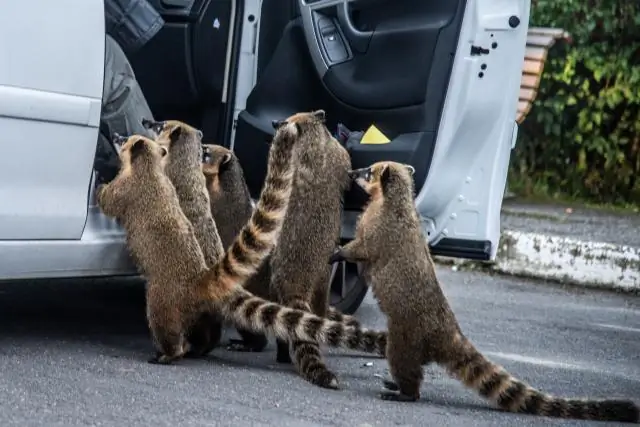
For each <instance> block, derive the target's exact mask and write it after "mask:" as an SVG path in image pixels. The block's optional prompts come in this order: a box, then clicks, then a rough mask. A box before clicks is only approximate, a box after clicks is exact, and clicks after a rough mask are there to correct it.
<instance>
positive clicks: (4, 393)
mask: <svg viewBox="0 0 640 427" xmlns="http://www.w3.org/2000/svg"><path fill="white" fill-rule="evenodd" d="M439 277H440V279H441V280H442V282H443V283H444V287H445V292H446V294H447V296H448V297H449V298H450V300H451V303H452V305H453V308H454V310H455V312H456V313H457V315H458V318H459V321H460V323H461V325H462V328H463V329H464V330H465V332H466V333H467V335H468V336H469V338H471V339H472V340H473V341H474V342H475V343H476V345H477V346H478V347H479V348H480V349H481V350H482V351H484V352H486V354H487V355H488V356H489V357H491V358H492V359H493V360H495V361H496V362H499V363H501V364H503V366H505V367H506V368H507V369H508V370H510V371H511V372H512V373H514V374H515V375H517V376H518V377H520V378H522V379H524V380H527V381H529V382H530V383H531V384H532V385H534V386H536V387H539V388H541V389H543V390H545V391H547V392H551V393H554V394H558V395H566V396H574V397H575V396H580V395H588V396H591V397H605V396H614V395H615V396H618V397H635V398H637V399H640V298H637V297H629V296H621V295H612V294H606V293H600V292H594V291H589V292H587V293H584V292H583V293H580V292H578V291H575V290H563V289H559V288H556V287H553V286H551V285H549V286H547V285H544V284H533V283H531V282H527V281H524V280H520V279H505V278H499V277H492V276H488V275H485V274H483V273H474V272H453V271H451V270H449V269H448V268H446V267H439ZM357 315H358V317H359V318H360V319H361V320H362V321H363V322H364V323H365V324H367V325H370V326H375V327H383V326H384V319H383V318H382V316H381V315H380V313H379V312H378V310H377V307H376V305H375V302H374V301H373V300H372V299H371V298H369V297H368V298H367V299H366V300H365V302H364V304H363V306H362V307H361V308H360V310H359V311H358V313H357ZM232 334H233V331H228V333H227V337H229V336H230V335H232ZM151 353H152V348H151V344H150V340H149V336H148V332H147V329H146V324H145V319H144V297H143V288H142V287H141V286H140V284H139V283H137V284H136V283H132V282H127V281H123V280H107V281H91V282H88V281H84V282H77V281H76V282H68V281H55V282H54V281H49V282H45V283H42V282H39V283H16V284H1V285H0V372H1V374H0V425H1V426H3V427H8V426H21V427H29V426H79V425H95V426H118V427H121V426H138V425H140V426H143V425H144V426H146V425H148V426H177V425H179V426H205V425H207V426H209V425H210V426H213V425H216V426H260V425H277V426H351V427H356V426H366V425H367V426H394V425H420V426H425V425H430V426H465V427H466V426H471V425H473V426H505V427H513V426H540V425H571V426H584V425H616V424H614V423H593V424H589V423H586V422H582V421H562V420H554V419H549V418H541V417H533V416H520V415H513V414H506V413H502V412H499V411H496V410H494V409H491V407H490V406H489V405H488V404H487V403H485V402H484V401H483V400H481V399H480V398H478V397H476V396H475V394H474V393H472V392H470V391H467V390H465V389H464V388H463V387H462V386H461V385H460V384H459V383H457V382H456V381H454V380H452V379H449V378H448V377H447V376H445V375H444V374H443V371H442V370H440V369H439V368H437V367H432V368H429V369H428V370H427V374H426V382H425V384H424V385H423V388H422V396H423V397H422V400H421V401H419V402H417V403H394V402H383V401H381V400H379V399H378V398H377V396H376V394H377V393H378V392H379V391H380V390H381V389H382V387H381V383H380V380H379V379H378V378H377V377H376V376H374V374H381V375H385V374H386V362H385V361H384V360H381V359H375V358H370V357H366V356H365V357H363V356H361V355H357V354H355V353H347V352H343V351H336V352H332V353H331V354H330V355H329V356H328V357H327V361H328V364H329V366H330V367H332V368H333V369H334V370H335V372H336V373H337V374H338V375H339V377H340V379H341V385H342V387H343V389H342V390H340V391H329V390H323V389H320V388H317V387H314V386H312V385H310V384H309V383H307V382H305V381H304V380H302V379H301V378H299V377H298V376H297V375H296V374H295V373H293V371H292V370H291V368H290V367H287V366H281V365H277V364H276V363H275V351H274V346H273V345H270V346H269V347H268V349H267V351H266V352H264V353H262V354H246V353H245V354H238V353H230V352H228V351H226V350H225V349H224V348H220V349H217V350H216V351H214V353H213V355H212V356H211V357H210V358H209V359H208V360H190V361H182V362H180V363H179V364H178V365H175V366H170V367H166V366H157V365H150V364H147V363H146V359H147V358H148V357H149V356H150V355H151ZM368 364H369V365H368Z"/></svg>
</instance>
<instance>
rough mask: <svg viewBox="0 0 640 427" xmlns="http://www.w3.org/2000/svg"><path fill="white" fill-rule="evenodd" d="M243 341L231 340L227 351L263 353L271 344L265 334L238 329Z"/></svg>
mask: <svg viewBox="0 0 640 427" xmlns="http://www.w3.org/2000/svg"><path fill="white" fill-rule="evenodd" d="M238 333H239V334H240V336H241V337H242V338H241V339H234V338H231V339H229V345H228V346H227V350H230V351H241V352H258V353H259V352H261V351H262V350H264V348H265V347H266V346H267V343H268V342H269V341H268V339H267V337H266V336H265V335H264V334H258V333H254V332H251V331H247V330H244V329H240V328H238Z"/></svg>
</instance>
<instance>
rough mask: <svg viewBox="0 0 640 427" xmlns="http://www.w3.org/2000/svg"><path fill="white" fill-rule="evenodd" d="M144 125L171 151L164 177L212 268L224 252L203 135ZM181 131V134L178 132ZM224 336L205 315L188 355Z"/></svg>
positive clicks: (172, 124)
mask: <svg viewBox="0 0 640 427" xmlns="http://www.w3.org/2000/svg"><path fill="white" fill-rule="evenodd" d="M142 125H143V126H144V128H145V129H147V130H149V131H150V133H151V134H153V135H154V138H155V140H156V142H157V143H159V144H160V145H162V146H163V147H165V148H166V149H167V150H168V155H167V156H166V157H164V159H163V162H164V164H165V165H164V170H165V173H166V174H167V176H168V177H169V180H170V181H171V183H172V184H173V186H174V187H175V189H176V193H177V194H178V200H179V202H180V207H181V208H182V211H183V212H184V214H185V216H186V217H187V219H188V220H189V221H190V222H191V224H192V225H193V228H194V231H195V234H196V238H197V239H198V243H199V244H200V248H201V249H202V253H203V255H204V259H205V262H206V264H207V267H209V268H211V267H213V266H214V265H215V264H216V263H217V262H218V260H219V259H220V258H221V257H222V254H223V252H224V249H223V247H222V242H221V240H220V235H219V234H218V229H217V227H216V223H215V222H214V220H213V217H212V215H211V209H210V208H209V193H208V192H207V189H206V185H205V179H204V177H203V176H202V172H201V168H202V166H201V159H202V132H201V131H200V130H198V129H195V128H193V127H191V126H189V125H188V124H186V123H183V122H180V121H177V120H168V121H164V122H154V121H151V120H148V119H143V120H142ZM178 128H180V131H179V132H176V130H177V129H178ZM247 219H248V218H247ZM245 223H246V221H245ZM221 335H222V320H221V319H220V317H219V316H216V315H215V314H214V313H204V314H203V315H202V316H201V318H199V319H198V321H197V322H196V323H195V324H194V325H193V327H192V329H191V330H190V331H189V338H188V340H189V343H190V344H191V350H190V351H189V354H188V355H191V356H196V357H199V356H204V355H206V354H208V353H209V352H211V350H213V348H214V347H215V346H216V345H217V344H218V342H219V341H220V337H221Z"/></svg>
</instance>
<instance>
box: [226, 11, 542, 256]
mask: <svg viewBox="0 0 640 427" xmlns="http://www.w3.org/2000/svg"><path fill="white" fill-rule="evenodd" d="M277 2H278V1H276V0H274V1H270V0H265V1H263V2H253V3H252V2H251V1H247V2H246V3H245V4H247V5H249V8H248V9H251V5H252V4H253V7H254V8H255V7H257V6H258V5H261V9H260V10H261V13H260V15H259V16H260V20H261V22H259V23H258V25H257V26H256V28H255V29H254V31H255V32H256V34H253V33H252V32H251V31H249V30H247V29H243V38H244V37H255V39H256V40H257V41H256V42H253V43H249V42H247V43H243V44H244V45H245V46H248V47H249V49H253V51H247V52H244V53H245V55H244V57H241V59H240V64H239V65H240V69H239V71H238V75H251V73H253V75H254V76H255V84H254V85H253V86H252V87H246V84H245V87H243V86H242V83H243V82H242V81H238V87H237V88H236V104H235V105H236V114H237V122H236V130H235V136H234V137H233V140H232V145H233V149H234V151H235V152H236V154H237V156H238V157H239V159H240V161H241V163H242V166H243V168H244V171H245V174H246V179H247V183H248V185H249V188H250V190H251V192H252V196H253V197H257V196H258V194H259V191H260V188H261V186H262V183H263V180H264V177H265V175H266V159H267V150H268V145H267V144H265V143H264V141H265V140H268V139H270V138H271V136H272V134H273V130H272V127H271V121H272V120H273V119H282V118H285V117H287V116H289V115H290V114H292V113H294V112H297V111H310V110H314V109H324V110H325V111H326V113H327V126H328V127H329V129H330V130H331V131H332V132H335V130H336V125H337V123H342V124H344V125H346V127H347V128H349V129H350V130H352V131H353V130H358V131H360V130H366V129H367V128H368V127H369V126H370V125H371V124H374V125H375V126H376V127H377V128H378V129H380V130H381V131H382V132H383V133H384V134H385V135H386V136H387V137H388V138H389V139H390V140H391V141H390V142H389V143H387V144H356V145H355V146H354V147H353V148H351V150H350V153H351V160H352V166H353V168H360V167H365V166H368V165H370V164H371V163H374V162H376V161H380V160H394V161H397V162H402V163H407V164H410V165H412V166H413V167H414V168H415V170H416V173H415V175H414V178H415V184H416V192H417V195H416V206H417V209H418V212H419V213H420V215H421V217H422V219H423V221H424V231H425V236H426V237H427V238H428V240H429V242H430V244H431V245H432V250H433V253H435V254H442V255H448V256H453V257H462V258H471V259H481V260H489V259H493V258H494V257H495V256H496V252H497V249H498V240H499V237H500V208H501V204H502V197H503V194H504V188H505V182H506V176H507V169H508V164H509V157H510V153H511V149H512V148H513V144H514V142H515V137H516V132H517V126H516V123H515V115H516V110H517V101H518V91H519V85H520V78H521V72H522V65H523V61H524V51H525V44H526V35H527V30H528V21H529V8H530V0H451V1H440V0H421V1H415V0H358V1H345V0H296V1H295V2H293V3H292V4H290V5H289V6H290V7H289V9H287V8H286V7H285V8H281V9H280V11H274V9H278V8H277V7H275V3H277ZM285 3H286V2H285ZM287 10H288V11H289V13H290V15H289V18H290V19H289V20H288V22H286V25H284V26H283V28H282V27H281V28H282V29H281V30H274V29H273V26H274V25H275V24H272V22H273V21H277V20H278V19H279V20H280V21H282V20H283V18H282V17H280V18H278V19H277V18H276V14H278V13H286V12H285V11H287ZM247 13H255V12H252V11H251V10H245V16H246V14H247ZM245 22H246V21H245ZM274 33H276V34H278V35H279V37H275V36H274ZM267 36H269V37H270V39H271V41H269V40H266V39H265V40H263V37H267ZM244 41H245V40H243V42H244ZM254 46H257V48H254ZM256 50H257V51H256ZM251 54H254V55H255V54H257V60H256V58H255V57H252V56H251ZM251 67H253V69H250V68H251ZM251 83H254V82H251ZM309 197H313V195H311V194H310V195H309ZM363 201H364V200H363V199H362V197H359V193H356V192H355V191H354V192H352V193H349V194H347V196H346V203H345V224H344V227H343V233H344V235H343V237H344V238H347V239H348V238H350V237H351V236H352V234H353V225H354V220H355V217H356V216H357V214H358V210H359V209H360V208H361V206H362V202H363Z"/></svg>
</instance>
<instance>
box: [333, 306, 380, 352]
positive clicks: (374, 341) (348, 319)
mask: <svg viewBox="0 0 640 427" xmlns="http://www.w3.org/2000/svg"><path fill="white" fill-rule="evenodd" d="M327 319H329V320H332V321H334V322H338V323H342V324H343V325H345V326H347V327H350V326H353V327H355V328H359V329H361V328H362V325H361V324H360V322H359V321H358V319H356V318H355V317H353V316H350V315H348V314H344V313H342V312H340V311H339V310H336V309H335V308H334V307H329V308H328V310H327ZM366 338H367V339H368V340H369V342H367V343H364V346H363V347H362V348H361V349H360V350H362V351H365V352H367V353H377V354H379V355H380V356H382V357H386V355H387V331H380V332H376V333H375V335H374V334H373V331H371V334H369V335H367V337H366Z"/></svg>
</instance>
